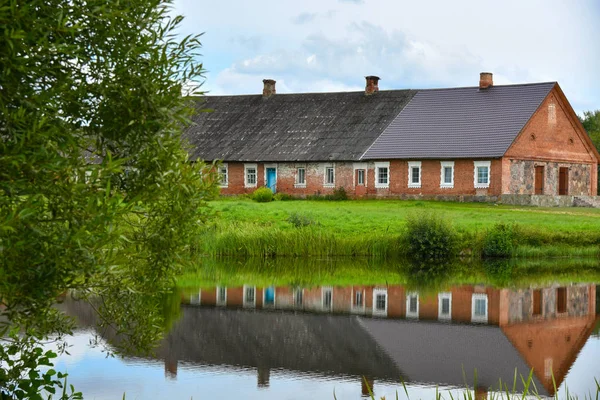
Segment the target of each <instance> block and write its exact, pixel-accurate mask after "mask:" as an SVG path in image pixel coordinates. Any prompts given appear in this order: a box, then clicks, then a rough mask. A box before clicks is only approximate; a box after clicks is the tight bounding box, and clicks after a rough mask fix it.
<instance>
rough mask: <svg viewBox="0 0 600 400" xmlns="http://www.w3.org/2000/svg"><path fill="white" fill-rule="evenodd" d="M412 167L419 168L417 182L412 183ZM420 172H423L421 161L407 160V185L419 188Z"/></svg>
mask: <svg viewBox="0 0 600 400" xmlns="http://www.w3.org/2000/svg"><path fill="white" fill-rule="evenodd" d="M413 168H419V182H418V183H413V181H412V170H413ZM422 174H423V168H422V165H421V161H409V162H408V187H409V188H420V187H421V176H422Z"/></svg>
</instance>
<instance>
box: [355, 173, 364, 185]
mask: <svg viewBox="0 0 600 400" xmlns="http://www.w3.org/2000/svg"><path fill="white" fill-rule="evenodd" d="M356 174H357V175H356V181H357V182H356V184H357V185H360V186H364V185H365V170H364V169H358V170H356Z"/></svg>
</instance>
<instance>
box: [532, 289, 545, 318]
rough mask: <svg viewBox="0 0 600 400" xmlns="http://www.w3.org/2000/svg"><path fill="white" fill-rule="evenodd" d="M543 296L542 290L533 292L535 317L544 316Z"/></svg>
mask: <svg viewBox="0 0 600 400" xmlns="http://www.w3.org/2000/svg"><path fill="white" fill-rule="evenodd" d="M542 303H543V295H542V290H541V289H537V290H534V291H533V315H542Z"/></svg>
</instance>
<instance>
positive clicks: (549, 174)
mask: <svg viewBox="0 0 600 400" xmlns="http://www.w3.org/2000/svg"><path fill="white" fill-rule="evenodd" d="M537 166H543V167H544V195H551V196H552V195H554V196H556V195H558V179H559V177H558V174H559V172H558V171H559V168H564V167H566V168H569V179H568V182H569V188H568V194H569V195H574V196H579V195H582V196H587V195H589V194H590V187H591V178H592V168H591V164H572V163H558V162H540V161H530V160H526V161H524V160H510V183H509V193H510V194H531V195H532V194H534V193H535V167H537Z"/></svg>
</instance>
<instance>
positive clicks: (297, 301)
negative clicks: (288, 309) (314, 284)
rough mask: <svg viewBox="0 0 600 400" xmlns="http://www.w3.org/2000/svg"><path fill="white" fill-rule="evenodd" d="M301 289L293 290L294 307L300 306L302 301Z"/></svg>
mask: <svg viewBox="0 0 600 400" xmlns="http://www.w3.org/2000/svg"><path fill="white" fill-rule="evenodd" d="M302 297H303V293H302V289H296V290H294V305H296V306H301V305H302V301H303V298H302Z"/></svg>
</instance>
